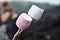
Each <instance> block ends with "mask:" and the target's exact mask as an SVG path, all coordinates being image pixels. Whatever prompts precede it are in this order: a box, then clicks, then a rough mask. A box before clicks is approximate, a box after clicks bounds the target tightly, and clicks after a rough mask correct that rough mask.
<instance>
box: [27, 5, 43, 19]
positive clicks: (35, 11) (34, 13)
mask: <svg viewBox="0 0 60 40" xmlns="http://www.w3.org/2000/svg"><path fill="white" fill-rule="evenodd" d="M43 12H44V10H43V9H41V8H39V7H37V6H36V5H32V7H31V8H30V10H29V11H28V15H29V16H30V17H32V18H33V19H35V20H39V19H40V18H41V16H42V14H43Z"/></svg>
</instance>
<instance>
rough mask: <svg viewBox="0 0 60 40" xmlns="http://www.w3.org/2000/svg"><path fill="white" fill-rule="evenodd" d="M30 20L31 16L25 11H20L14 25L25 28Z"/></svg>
mask: <svg viewBox="0 0 60 40" xmlns="http://www.w3.org/2000/svg"><path fill="white" fill-rule="evenodd" d="M31 22H32V18H31V17H30V16H28V15H27V14H26V13H22V14H21V15H20V16H19V17H18V19H17V21H16V25H17V27H18V28H19V29H22V30H25V29H27V28H28V27H29V25H30V24H31Z"/></svg>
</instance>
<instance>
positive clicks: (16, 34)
mask: <svg viewBox="0 0 60 40" xmlns="http://www.w3.org/2000/svg"><path fill="white" fill-rule="evenodd" d="M22 31H23V30H21V29H19V30H18V31H17V32H16V33H15V35H14V37H13V39H12V40H17V39H18V37H19V36H20V34H21V33H22Z"/></svg>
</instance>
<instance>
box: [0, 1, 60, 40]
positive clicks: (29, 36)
mask: <svg viewBox="0 0 60 40" xmlns="http://www.w3.org/2000/svg"><path fill="white" fill-rule="evenodd" d="M33 4H34V5H36V6H38V7H40V8H42V9H44V14H43V15H42V17H41V19H40V20H39V21H37V22H36V21H33V22H32V24H31V25H30V27H29V28H28V29H27V30H25V31H24V32H22V34H21V36H20V37H19V38H18V40H60V0H13V1H12V0H1V1H0V40H12V38H13V35H14V34H15V33H16V31H17V30H18V28H17V26H16V24H15V22H16V19H17V18H18V16H19V15H20V14H21V13H23V12H26V13H27V12H28V10H29V9H30V7H31V6H32V5H33Z"/></svg>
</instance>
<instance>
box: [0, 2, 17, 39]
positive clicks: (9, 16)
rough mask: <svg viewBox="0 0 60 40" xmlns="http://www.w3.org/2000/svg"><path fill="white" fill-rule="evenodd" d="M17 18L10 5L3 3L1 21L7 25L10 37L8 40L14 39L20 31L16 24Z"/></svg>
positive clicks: (7, 32)
mask: <svg viewBox="0 0 60 40" xmlns="http://www.w3.org/2000/svg"><path fill="white" fill-rule="evenodd" d="M17 17H18V14H17V13H15V12H14V11H13V9H12V8H11V6H10V4H9V3H8V2H3V4H2V14H1V21H2V23H4V24H7V27H6V34H7V35H8V38H9V39H10V40H11V39H12V38H13V35H14V34H15V32H16V31H17V30H18V28H17V27H16V24H15V21H16V19H17Z"/></svg>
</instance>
